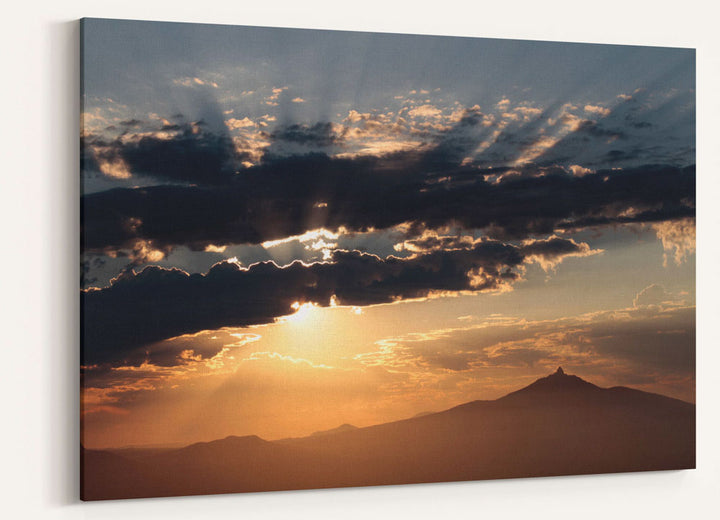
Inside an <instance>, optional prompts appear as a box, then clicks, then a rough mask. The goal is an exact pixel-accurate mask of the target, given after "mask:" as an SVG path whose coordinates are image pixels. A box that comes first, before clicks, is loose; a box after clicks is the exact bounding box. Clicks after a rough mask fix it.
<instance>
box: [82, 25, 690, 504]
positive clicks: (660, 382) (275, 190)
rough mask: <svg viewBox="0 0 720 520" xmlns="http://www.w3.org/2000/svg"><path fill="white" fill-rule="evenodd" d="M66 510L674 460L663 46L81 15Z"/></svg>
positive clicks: (676, 263)
mask: <svg viewBox="0 0 720 520" xmlns="http://www.w3.org/2000/svg"><path fill="white" fill-rule="evenodd" d="M81 52H82V56H81V61H82V81H81V85H82V93H81V94H82V114H81V120H82V124H81V135H80V149H81V172H80V175H81V179H82V193H81V201H80V204H81V219H82V221H81V244H82V246H81V247H82V255H81V260H82V266H81V269H82V271H81V272H82V278H81V281H82V287H81V288H80V290H81V304H82V312H81V316H82V324H81V331H82V354H81V365H82V366H81V367H80V374H81V383H82V390H81V398H82V405H81V421H82V429H81V442H82V449H81V455H82V461H81V473H82V485H81V493H82V498H83V499H85V500H99V499H116V498H137V497H159V496H178V495H197V494H213V493H235V492H255V491H277V490H293V489H313V488H333V487H346V486H375V485H387V484H410V483H421V482H448V481H462V480H483V479H499V478H514V477H535V476H537V477H540V476H554V475H575V474H591V473H614V472H628V471H645V470H667V469H681V468H693V467H695V404H694V403H695V52H694V50H692V49H676V48H658V47H654V48H653V47H639V46H623V45H591V44H575V43H554V42H537V41H514V40H497V39H481V38H459V37H444V36H414V35H400V34H377V33H361V32H339V31H319V30H301V29H273V28H258V27H234V26H221V25H200V24H184V23H158V22H140V21H120V20H101V19H86V20H83V21H82V32H81Z"/></svg>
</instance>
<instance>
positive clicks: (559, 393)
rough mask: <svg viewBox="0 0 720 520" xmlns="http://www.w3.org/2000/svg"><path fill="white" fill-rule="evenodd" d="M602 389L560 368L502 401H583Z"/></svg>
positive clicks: (510, 394)
mask: <svg viewBox="0 0 720 520" xmlns="http://www.w3.org/2000/svg"><path fill="white" fill-rule="evenodd" d="M599 391H601V389H600V388H599V387H597V386H595V385H594V384H592V383H588V382H587V381H585V380H584V379H581V378H579V377H578V376H574V375H570V374H567V373H565V371H564V370H563V368H562V367H558V368H557V370H556V371H555V372H553V373H552V374H550V375H548V376H545V377H541V378H540V379H538V380H537V381H535V382H534V383H532V384H530V385H528V386H526V387H525V388H522V389H520V390H517V391H515V392H511V393H509V394H508V395H506V396H505V397H502V398H501V399H500V400H503V401H506V402H508V401H509V402H527V403H530V402H532V403H537V404H539V403H541V402H543V403H552V402H560V401H562V402H565V401H568V400H578V399H580V400H582V399H586V398H588V397H592V396H594V395H597V392H599Z"/></svg>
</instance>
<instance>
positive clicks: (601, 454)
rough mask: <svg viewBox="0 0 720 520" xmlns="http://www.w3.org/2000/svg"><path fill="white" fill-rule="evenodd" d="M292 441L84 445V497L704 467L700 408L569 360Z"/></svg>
mask: <svg viewBox="0 0 720 520" xmlns="http://www.w3.org/2000/svg"><path fill="white" fill-rule="evenodd" d="M291 441H292V442H287V441H285V442H283V441H265V440H263V439H260V438H259V437H256V436H248V437H228V438H225V439H221V440H217V441H213V442H207V443H197V444H193V445H190V446H187V447H185V448H181V449H165V450H157V451H152V450H143V451H142V452H138V453H136V454H135V455H134V456H126V455H124V454H122V452H118V451H115V452H112V453H111V452H109V451H95V450H87V449H83V450H82V457H83V462H82V464H83V468H82V469H83V484H82V491H83V499H84V500H99V499H109V498H130V497H152V496H175V495H197V494H215V493H233V492H244V491H273V490H289V489H310V488H329V487H347V486H373V485H384V484H409V483H420V482H446V481H459V480H479V479H497V478H514V477H532V476H551V475H573V474H588V473H615V472H625V471H644V470H663V469H683V468H694V467H695V405H693V404H690V403H686V402H684V401H680V400H677V399H672V398H669V397H665V396H662V395H658V394H651V393H647V392H642V391H639V390H633V389H630V388H626V387H613V388H601V387H598V386H596V385H594V384H592V383H589V382H587V381H584V380H583V379H581V378H579V377H577V376H573V375H568V374H565V373H564V371H563V370H562V369H561V368H559V369H558V370H557V372H555V373H554V374H551V375H549V376H547V377H543V378H541V379H538V380H537V381H535V382H534V383H532V384H531V385H529V386H527V387H525V388H522V389H520V390H518V391H516V392H512V393H510V394H508V395H506V396H504V397H502V398H500V399H497V400H494V401H472V402H469V403H466V404H463V405H460V406H456V407H454V408H451V409H449V410H445V411H443V412H438V413H431V414H426V415H422V416H420V417H413V418H410V419H405V420H402V421H396V422H391V423H386V424H380V425H376V426H370V427H366V428H356V427H353V426H351V425H343V426H340V427H338V428H336V429H334V430H328V431H324V432H316V433H315V434H313V435H310V436H309V437H305V438H300V439H291Z"/></svg>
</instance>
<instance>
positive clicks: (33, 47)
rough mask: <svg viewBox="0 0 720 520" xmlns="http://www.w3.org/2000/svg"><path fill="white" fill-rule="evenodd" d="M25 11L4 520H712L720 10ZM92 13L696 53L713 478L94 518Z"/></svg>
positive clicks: (123, 507) (509, 484) (14, 18)
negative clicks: (87, 37) (86, 38)
mask: <svg viewBox="0 0 720 520" xmlns="http://www.w3.org/2000/svg"><path fill="white" fill-rule="evenodd" d="M104 4H105V5H100V2H98V1H97V0H96V1H81V0H65V1H61V2H51V1H30V0H26V1H13V2H6V3H5V4H4V6H3V20H2V22H1V23H2V31H0V38H2V61H3V67H2V81H1V86H0V88H1V89H2V94H3V95H2V97H0V99H1V100H2V107H3V111H2V114H3V116H7V115H8V113H9V114H10V118H9V120H8V119H4V120H3V123H2V124H1V125H0V128H1V130H0V131H1V132H2V138H1V139H0V146H2V155H0V158H1V160H2V162H1V163H0V164H2V170H0V212H1V217H2V218H1V220H0V222H2V234H1V235H0V240H1V242H0V243H1V244H2V246H1V247H2V248H3V251H2V255H0V264H1V266H2V269H1V270H0V280H2V282H1V285H0V295H1V297H2V312H0V331H2V333H1V336H0V338H1V339H0V345H2V346H3V350H2V353H3V354H4V358H5V367H6V368H4V369H2V370H0V385H2V394H0V395H2V402H3V405H2V414H1V415H0V420H1V421H2V426H1V427H0V432H1V433H0V435H2V444H0V516H3V517H5V518H46V517H47V518H110V519H112V518H137V519H140V518H153V519H164V518H172V519H174V520H177V519H185V518H231V517H237V516H239V517H241V518H268V519H269V518H293V519H295V518H315V519H317V518H336V517H338V518H366V517H377V518H409V517H416V518H438V517H441V518H442V517H444V518H456V517H481V516H482V517H488V518H493V517H501V518H524V517H532V518H539V519H544V518H580V517H582V518H631V517H639V518H649V517H655V518H678V517H691V518H703V517H713V516H714V515H715V514H717V509H718V505H717V495H718V494H719V493H720V455H719V454H720V450H719V449H718V439H720V420H719V417H718V416H719V412H718V410H720V405H719V404H718V400H719V399H720V383H719V382H718V381H719V380H720V377H717V376H716V372H717V371H718V370H720V369H718V366H719V365H720V362H719V361H720V356H719V355H718V348H720V341H719V340H720V335H719V334H718V330H717V328H716V327H715V324H716V321H717V319H716V312H717V310H718V305H717V303H716V298H715V294H716V293H717V292H718V291H719V290H720V284H719V283H718V274H717V271H715V270H714V268H715V266H716V265H717V260H716V259H717V258H718V256H719V253H720V250H719V248H718V245H717V242H716V241H714V238H715V237H717V236H718V233H717V229H718V224H720V213H719V212H718V209H717V207H718V202H717V200H718V195H720V193H719V191H720V190H719V189H718V186H719V185H718V181H717V176H718V175H720V168H718V166H719V165H720V161H719V160H718V155H717V150H718V146H717V144H716V141H717V140H718V138H720V132H718V130H717V127H716V126H715V124H716V121H717V120H718V116H720V104H719V103H718V97H717V96H718V93H719V92H720V89H718V86H719V85H718V83H719V81H718V80H719V79H720V74H719V73H720V52H719V50H720V45H719V43H720V39H719V38H718V36H717V33H718V28H717V19H718V14H719V13H718V12H717V11H716V10H715V9H714V8H712V7H710V6H711V5H712V4H711V2H708V1H703V0H697V1H696V0H687V1H684V2H677V1H675V2H667V1H655V2H652V3H650V2H647V3H645V2H630V1H628V0H605V1H602V2H580V1H577V0H549V1H544V2H539V1H536V0H518V1H516V2H507V1H506V2H496V3H493V4H492V5H480V4H479V3H478V2H472V1H468V2H461V1H459V0H443V1H438V2H434V3H422V2H421V1H420V0H415V1H411V0H403V1H402V2H391V1H390V0H365V1H363V2H353V3H351V4H350V5H349V6H342V2H338V1H329V0H327V1H323V0H305V1H293V0H273V1H270V2H255V3H254V4H252V5H247V4H244V3H242V2H237V1H230V0H226V1H220V0H203V1H199V2H189V1H186V0H161V1H158V0H156V1H151V0H141V1H138V0H124V1H123V2H104ZM82 16H94V17H108V18H135V19H154V20H175V21H197V22H214V23H230V24H243V25H264V26H286V27H293V26H294V27H307V28H328V29H349V30H372V31H384V32H406V33H426V34H450V35H466V36H490V37H503V38H522V39H543V40H565V41H583V42H599V43H625V44H645V45H648V44H650V45H670V46H690V47H697V49H698V53H697V57H698V99H699V104H698V113H697V115H698V132H699V133H698V148H699V153H698V166H699V169H698V205H699V210H698V217H699V220H698V231H699V239H698V257H699V258H700V259H701V260H700V261H699V262H698V292H697V294H698V308H699V309H700V311H699V313H698V331H699V334H698V426H699V433H698V456H699V458H698V469H697V470H694V471H682V472H658V473H645V474H642V473H639V474H627V475H614V476H592V477H572V478H553V479H527V480H515V481H504V482H502V481H496V482H470V483H462V484H451V485H447V484H440V485H437V484H436V485H425V486H401V487H390V488H366V489H354V490H336V491H308V492H294V493H270V494H255V495H227V496H217V497H197V498H180V499H156V500H135V501H121V502H107V503H92V504H82V503H79V502H78V501H77V500H76V498H75V497H76V496H77V488H78V484H77V480H78V470H77V462H76V460H77V454H78V448H77V440H78V428H77V423H78V420H77V415H78V411H77V405H76V403H77V396H78V392H77V384H78V382H77V375H76V374H77V366H78V353H77V343H78V337H77V330H76V328H77V326H76V324H77V321H78V313H77V297H76V294H77V290H76V288H77V287H78V275H77V270H78V254H77V249H78V239H77V236H76V235H77V230H76V223H77V220H78V211H77V204H78V196H79V194H78V188H77V185H76V182H75V179H76V171H77V167H78V165H77V160H76V158H75V155H76V154H75V148H74V147H75V146H76V136H77V131H78V128H77V111H78V104H77V91H78V82H77V75H78V70H77V69H78V56H77V54H78V48H77V43H76V40H77V23H76V22H75V20H77V19H78V18H80V17H82Z"/></svg>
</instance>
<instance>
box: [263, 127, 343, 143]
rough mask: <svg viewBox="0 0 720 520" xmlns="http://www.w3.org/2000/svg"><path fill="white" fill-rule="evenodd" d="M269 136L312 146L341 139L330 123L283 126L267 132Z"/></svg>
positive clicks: (278, 139) (273, 138)
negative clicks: (269, 132)
mask: <svg viewBox="0 0 720 520" xmlns="http://www.w3.org/2000/svg"><path fill="white" fill-rule="evenodd" d="M269 137H270V139H272V140H273V141H274V142H277V141H285V142H290V143H296V144H301V145H305V146H313V147H325V146H331V145H334V144H337V143H339V142H340V140H341V138H340V137H339V136H338V135H337V134H336V133H335V131H334V130H333V125H332V123H315V124H314V125H302V124H293V125H288V126H283V127H280V128H278V129H277V130H275V131H273V132H272V133H271V134H269Z"/></svg>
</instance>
